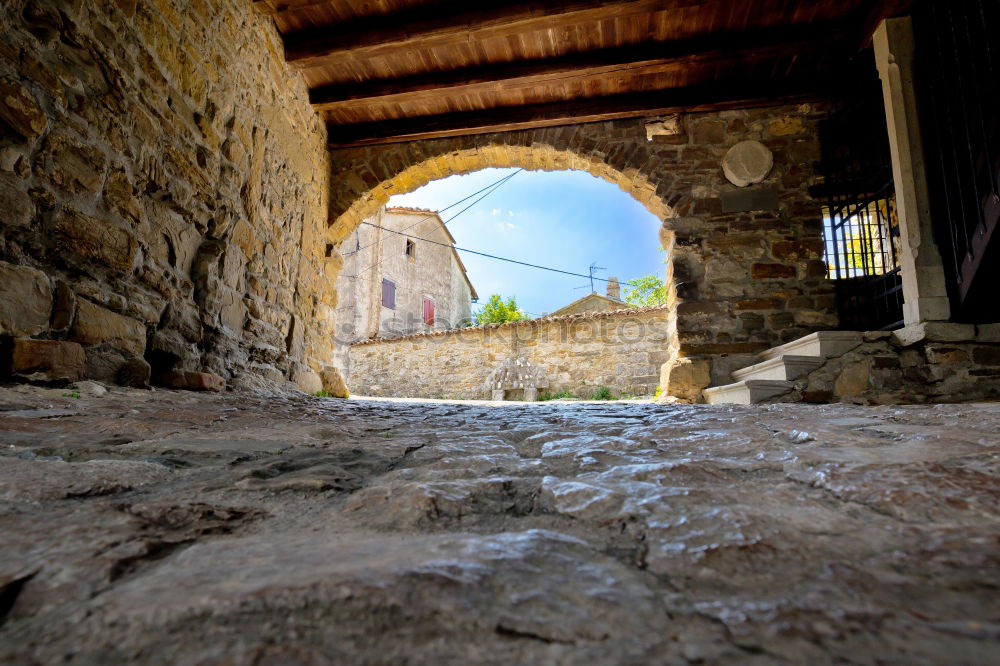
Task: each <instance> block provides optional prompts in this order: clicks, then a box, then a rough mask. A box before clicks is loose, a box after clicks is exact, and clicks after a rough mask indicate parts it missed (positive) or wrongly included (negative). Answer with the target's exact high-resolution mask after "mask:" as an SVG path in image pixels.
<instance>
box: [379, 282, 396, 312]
mask: <svg viewBox="0 0 1000 666" xmlns="http://www.w3.org/2000/svg"><path fill="white" fill-rule="evenodd" d="M382 307H384V308H389V309H390V310H395V309H396V283H395V282H393V281H392V280H387V279H385V278H382Z"/></svg>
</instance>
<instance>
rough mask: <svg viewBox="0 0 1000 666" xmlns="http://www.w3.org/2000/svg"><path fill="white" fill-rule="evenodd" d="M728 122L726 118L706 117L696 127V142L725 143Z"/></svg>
mask: <svg viewBox="0 0 1000 666" xmlns="http://www.w3.org/2000/svg"><path fill="white" fill-rule="evenodd" d="M726 127H727V123H726V122H725V121H724V120H714V119H706V120H701V121H699V122H698V123H697V124H696V125H695V127H694V142H695V143H725V141H726Z"/></svg>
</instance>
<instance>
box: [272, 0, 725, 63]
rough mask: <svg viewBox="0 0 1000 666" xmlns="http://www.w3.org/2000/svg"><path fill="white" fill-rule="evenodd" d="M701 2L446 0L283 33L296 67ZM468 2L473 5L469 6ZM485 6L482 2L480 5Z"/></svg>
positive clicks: (556, 27)
mask: <svg viewBox="0 0 1000 666" xmlns="http://www.w3.org/2000/svg"><path fill="white" fill-rule="evenodd" d="M704 2H705V0H560V1H558V2H546V3H538V2H509V1H507V2H505V1H503V0H489V1H488V2H485V3H482V2H481V3H478V6H477V3H469V2H467V1H466V0H462V1H461V2H455V1H450V2H446V3H444V4H441V5H433V6H430V7H417V8H414V9H408V10H400V11H397V12H394V13H392V14H389V15H387V16H373V17H366V18H363V19H358V20H356V21H351V22H349V23H346V24H343V25H335V26H324V27H319V28H309V29H307V30H301V31H298V32H294V33H291V34H288V35H285V40H284V41H285V59H286V60H287V61H288V62H289V64H291V65H293V66H295V67H300V68H306V67H315V66H319V65H323V64H329V63H330V62H333V61H336V60H337V59H338V58H345V57H352V58H370V57H372V56H374V55H378V54H379V53H384V52H386V51H387V50H393V49H399V48H402V47H410V48H413V47H417V46H419V47H421V48H427V47H430V46H436V45H447V44H456V43H468V42H470V41H475V40H482V39H488V38H491V37H505V36H509V35H514V34H517V33H523V32H529V31H532V30H550V29H558V28H563V27H566V26H570V25H575V24H581V23H596V22H598V21H601V20H603V19H609V18H615V17H621V16H629V15H634V14H643V13H649V12H656V11H664V10H669V9H676V8H681V7H686V6H691V5H700V4H704ZM470 5H472V6H473V7H475V8H474V9H470V8H469V7H470ZM484 5H485V6H484Z"/></svg>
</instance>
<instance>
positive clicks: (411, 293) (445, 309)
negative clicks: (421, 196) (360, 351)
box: [336, 208, 479, 372]
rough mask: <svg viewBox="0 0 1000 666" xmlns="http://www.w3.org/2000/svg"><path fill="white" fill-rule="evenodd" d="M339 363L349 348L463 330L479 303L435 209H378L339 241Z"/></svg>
mask: <svg viewBox="0 0 1000 666" xmlns="http://www.w3.org/2000/svg"><path fill="white" fill-rule="evenodd" d="M340 247H341V254H342V255H343V257H344V267H343V269H341V275H340V280H341V281H342V282H343V287H342V288H341V289H340V291H339V294H340V302H339V303H338V306H337V317H336V320H337V336H338V342H341V344H339V345H338V354H337V356H338V359H339V360H338V363H337V366H338V367H339V368H341V371H342V372H344V371H346V370H347V369H348V368H349V362H348V360H347V359H346V356H347V350H348V345H350V344H353V343H355V342H358V341H359V340H365V339H371V338H392V337H399V336H403V335H411V334H413V333H427V332H431V331H441V330H447V329H450V328H458V327H460V326H467V325H468V324H469V323H470V322H471V320H472V302H473V301H476V300H478V299H479V295H478V294H477V293H476V290H475V288H474V287H473V286H472V283H471V282H470V281H469V276H468V274H467V273H466V270H465V265H464V264H463V263H462V259H461V258H460V257H459V256H458V251H457V250H456V249H455V238H454V237H453V236H452V235H451V232H449V231H448V227H446V226H445V225H444V223H443V222H442V221H441V217H440V216H439V215H438V214H437V213H436V212H434V211H430V210H422V209H414V208H382V209H381V210H379V211H378V213H376V214H375V215H374V216H372V217H370V218H368V219H367V220H365V221H364V223H362V224H361V225H360V226H359V227H358V228H357V230H356V231H355V232H354V233H353V234H351V236H350V237H349V238H348V239H347V240H346V241H344V242H343V243H342V244H341V246H340Z"/></svg>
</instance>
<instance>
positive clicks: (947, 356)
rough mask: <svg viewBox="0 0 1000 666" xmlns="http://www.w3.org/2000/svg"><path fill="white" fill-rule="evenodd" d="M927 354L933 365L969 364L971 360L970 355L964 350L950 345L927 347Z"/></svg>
mask: <svg viewBox="0 0 1000 666" xmlns="http://www.w3.org/2000/svg"><path fill="white" fill-rule="evenodd" d="M925 352H926V354H927V360H928V361H930V362H931V363H967V362H968V360H969V354H968V352H966V351H965V350H964V349H958V348H957V347H951V346H948V345H938V344H931V345H927V349H926V350H925Z"/></svg>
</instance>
